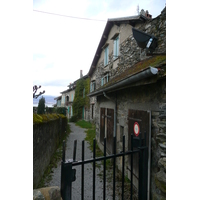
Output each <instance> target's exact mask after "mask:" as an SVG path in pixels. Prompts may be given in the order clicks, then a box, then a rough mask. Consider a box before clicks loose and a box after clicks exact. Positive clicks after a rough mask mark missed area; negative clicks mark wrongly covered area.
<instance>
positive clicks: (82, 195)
mask: <svg viewBox="0 0 200 200" xmlns="http://www.w3.org/2000/svg"><path fill="white" fill-rule="evenodd" d="M84 154H85V141H84V140H83V141H82V161H84V157H85V155H84ZM81 166H82V167H81V177H82V178H81V200H84V163H82V165H81Z"/></svg>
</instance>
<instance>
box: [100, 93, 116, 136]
mask: <svg viewBox="0 0 200 200" xmlns="http://www.w3.org/2000/svg"><path fill="white" fill-rule="evenodd" d="M103 95H104V97H106V98H107V99H109V100H110V101H112V102H114V104H115V110H114V136H116V135H117V134H116V133H117V95H116V98H115V101H113V100H112V99H111V98H110V97H109V96H107V95H106V93H105V92H103Z"/></svg>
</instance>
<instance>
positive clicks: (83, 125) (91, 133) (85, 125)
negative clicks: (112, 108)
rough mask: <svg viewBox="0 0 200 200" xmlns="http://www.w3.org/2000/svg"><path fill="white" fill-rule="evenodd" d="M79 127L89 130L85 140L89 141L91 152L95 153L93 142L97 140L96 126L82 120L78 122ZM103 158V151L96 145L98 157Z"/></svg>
mask: <svg viewBox="0 0 200 200" xmlns="http://www.w3.org/2000/svg"><path fill="white" fill-rule="evenodd" d="M76 125H77V126H80V127H81V128H85V129H87V130H86V131H85V132H86V138H85V140H86V141H88V143H89V144H90V150H91V151H93V140H94V139H95V138H96V127H95V125H94V124H91V123H90V122H87V121H85V120H80V121H78V122H76ZM100 156H103V153H102V151H101V150H100V148H99V147H98V145H97V143H96V157H100Z"/></svg>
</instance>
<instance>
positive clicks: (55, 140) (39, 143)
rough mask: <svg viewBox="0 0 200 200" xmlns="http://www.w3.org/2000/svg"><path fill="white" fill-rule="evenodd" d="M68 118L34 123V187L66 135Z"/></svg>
mask: <svg viewBox="0 0 200 200" xmlns="http://www.w3.org/2000/svg"><path fill="white" fill-rule="evenodd" d="M66 127H67V118H59V119H56V120H52V121H49V122H46V123H41V124H34V125H33V188H37V186H38V184H39V182H40V180H41V178H42V176H43V174H44V171H45V169H46V168H47V166H48V165H49V163H50V159H51V157H52V155H53V153H54V152H55V151H56V149H57V147H58V145H59V143H61V142H62V139H63V137H64V135H65V132H66Z"/></svg>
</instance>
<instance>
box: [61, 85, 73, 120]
mask: <svg viewBox="0 0 200 200" xmlns="http://www.w3.org/2000/svg"><path fill="white" fill-rule="evenodd" d="M68 88H69V89H67V90H65V91H63V92H61V94H62V99H61V107H65V108H66V110H67V111H66V116H67V118H68V119H70V118H71V117H72V116H73V108H72V104H73V100H74V96H75V88H76V84H75V83H70V84H69V85H68Z"/></svg>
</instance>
